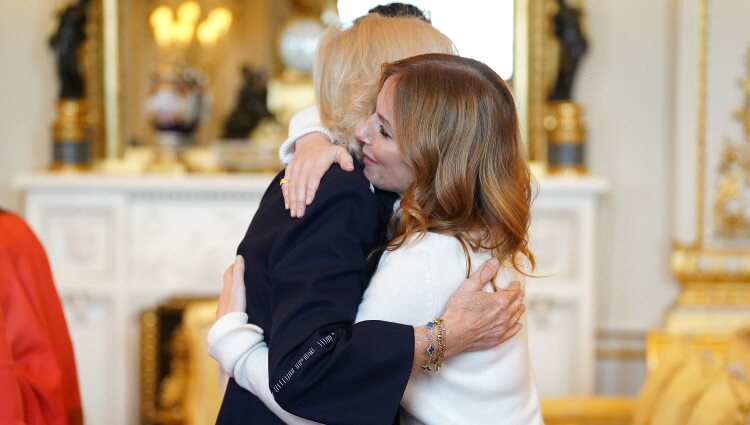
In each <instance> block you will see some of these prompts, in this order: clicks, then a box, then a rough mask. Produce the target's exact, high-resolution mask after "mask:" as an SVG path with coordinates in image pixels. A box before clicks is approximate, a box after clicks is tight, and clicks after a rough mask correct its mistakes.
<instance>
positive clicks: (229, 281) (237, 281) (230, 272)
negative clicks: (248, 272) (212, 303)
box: [216, 255, 247, 320]
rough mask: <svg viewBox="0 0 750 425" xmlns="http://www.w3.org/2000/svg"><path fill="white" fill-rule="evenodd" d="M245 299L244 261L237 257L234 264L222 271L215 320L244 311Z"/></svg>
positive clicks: (239, 256)
mask: <svg viewBox="0 0 750 425" xmlns="http://www.w3.org/2000/svg"><path fill="white" fill-rule="evenodd" d="M246 304H247V300H246V299H245V259H244V258H242V256H241V255H238V256H237V257H236V258H235V259H234V264H232V265H230V266H229V267H227V269H226V270H225V271H224V287H223V288H222V289H221V295H219V306H218V307H217V309H216V319H217V320H218V319H219V318H220V317H222V316H223V315H225V314H227V313H234V312H238V311H239V312H242V313H244V312H245V310H246Z"/></svg>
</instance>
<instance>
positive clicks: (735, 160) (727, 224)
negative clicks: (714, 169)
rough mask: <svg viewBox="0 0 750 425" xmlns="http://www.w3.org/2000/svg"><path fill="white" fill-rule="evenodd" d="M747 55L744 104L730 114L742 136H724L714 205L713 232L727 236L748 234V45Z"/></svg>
mask: <svg viewBox="0 0 750 425" xmlns="http://www.w3.org/2000/svg"><path fill="white" fill-rule="evenodd" d="M746 57H747V59H746V64H747V65H746V66H747V74H746V76H745V78H743V79H742V86H743V89H744V93H745V100H744V105H743V107H742V108H740V109H738V110H737V111H735V112H734V114H733V117H734V118H735V119H736V120H737V121H739V123H740V125H742V128H743V133H744V138H743V140H741V141H737V140H732V139H729V138H727V139H725V140H724V147H723V150H722V154H721V162H720V163H719V167H718V170H719V179H718V183H717V186H716V196H715V198H714V205H713V223H714V233H715V235H716V236H717V237H719V238H722V239H728V240H737V239H746V238H748V237H750V48H749V49H748V51H747V56H746Z"/></svg>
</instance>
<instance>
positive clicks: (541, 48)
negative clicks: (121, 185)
mask: <svg viewBox="0 0 750 425" xmlns="http://www.w3.org/2000/svg"><path fill="white" fill-rule="evenodd" d="M120 1H121V0H94V1H92V2H91V9H90V15H89V34H90V36H89V40H88V42H87V45H86V48H85V59H84V64H85V69H86V73H87V75H88V78H87V83H88V87H87V93H88V98H89V103H90V108H89V110H90V117H89V122H90V124H91V127H92V136H93V137H92V138H93V140H92V151H93V154H94V158H95V159H96V160H117V159H119V158H121V156H122V153H123V151H124V147H125V136H124V133H123V128H122V110H121V108H122V98H121V96H122V94H121V92H120V90H121V87H122V82H121V78H122V75H121V73H120V69H121V68H120V48H121V42H120V39H119V34H120V28H119V25H120V16H119V10H120V9H119V8H120V4H119V3H120ZM321 1H322V0H321ZM578 3H579V6H580V4H581V2H580V1H579V2H578ZM514 9H515V12H514V13H515V17H514V21H515V30H514V37H515V40H514V64H515V65H514V73H513V81H512V85H513V89H514V92H515V95H516V101H517V104H518V106H519V116H520V121H521V126H522V133H523V138H524V142H525V143H526V145H527V149H528V155H529V159H530V160H531V161H534V162H539V163H541V164H544V163H546V158H547V137H546V132H545V129H544V127H543V124H542V122H543V119H544V115H545V105H546V98H547V91H548V88H549V87H550V85H551V82H552V81H551V80H552V78H553V77H554V75H555V72H556V66H557V56H558V47H557V43H556V40H555V38H554V36H553V34H552V31H551V16H552V14H554V12H555V9H556V4H555V1H554V0H515V8H514Z"/></svg>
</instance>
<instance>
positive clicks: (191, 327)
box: [141, 297, 223, 425]
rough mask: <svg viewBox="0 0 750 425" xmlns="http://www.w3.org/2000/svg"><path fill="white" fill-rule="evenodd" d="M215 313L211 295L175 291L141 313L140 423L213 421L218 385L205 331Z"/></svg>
mask: <svg viewBox="0 0 750 425" xmlns="http://www.w3.org/2000/svg"><path fill="white" fill-rule="evenodd" d="M215 316H216V299H215V298H180V297H178V298H173V299H170V300H169V301H167V302H166V303H164V304H162V305H160V306H159V307H157V308H156V309H153V310H148V311H146V312H144V313H143V314H142V316H141V423H143V424H154V425H156V424H174V425H177V424H180V425H208V424H213V423H214V421H215V420H216V415H217V413H218V410H219V407H220V405H221V399H222V391H223V390H222V389H221V388H220V386H219V381H218V377H219V375H218V371H219V368H218V365H217V364H216V363H215V362H214V361H213V359H211V358H210V357H209V356H208V346H207V342H206V337H207V335H208V330H209V329H210V327H211V325H213V323H214V320H215ZM162 366H166V370H164V369H163V368H162Z"/></svg>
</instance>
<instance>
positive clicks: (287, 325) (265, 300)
mask: <svg viewBox="0 0 750 425" xmlns="http://www.w3.org/2000/svg"><path fill="white" fill-rule="evenodd" d="M434 51H439V52H444V53H453V46H452V43H451V42H450V40H449V39H447V38H446V37H445V36H443V35H442V34H440V32H438V31H437V30H436V29H434V28H432V27H431V26H430V25H428V24H426V23H424V22H422V21H420V20H419V19H415V18H387V19H386V18H382V17H379V16H376V15H372V14H371V15H368V16H366V17H364V18H361V19H359V20H358V21H357V22H356V23H355V24H354V25H353V26H352V27H351V28H340V27H339V28H336V27H334V28H332V29H329V30H328V31H327V33H326V34H325V35H324V37H323V40H322V41H321V43H320V48H319V50H318V54H317V59H318V65H317V67H316V75H315V78H316V79H319V80H320V81H317V82H316V89H317V95H318V97H319V99H318V104H319V107H320V118H321V120H322V123H323V125H324V126H325V128H328V129H330V132H329V134H331V135H332V136H334V137H335V140H336V142H337V143H340V144H342V145H344V146H347V147H348V148H349V149H350V151H351V152H354V153H356V152H357V151H358V149H357V148H358V147H359V144H358V142H357V141H356V138H355V137H353V135H354V127H355V123H356V122H357V121H362V120H364V119H365V118H366V117H367V116H368V115H369V114H371V113H372V111H373V109H374V105H375V99H376V97H377V93H378V88H379V87H378V81H379V68H380V66H381V64H382V63H385V62H389V61H393V60H398V59H401V58H404V57H408V56H412V55H416V54H421V53H428V52H434ZM321 61H322V62H323V65H324V68H325V71H324V70H323V69H321V68H320V66H321ZM336 87H338V88H339V90H340V91H342V92H344V93H345V94H346V95H344V96H341V95H339V91H337V90H336ZM326 131H328V130H326ZM353 168H354V171H353V172H345V171H343V170H341V169H340V168H338V167H331V168H330V169H329V170H328V171H327V172H326V173H325V175H324V176H323V178H322V180H321V184H320V189H319V190H318V193H317V199H316V202H315V203H314V204H313V205H311V206H310V207H309V208H308V211H307V213H306V214H305V216H304V217H303V218H300V219H293V218H291V217H289V215H288V214H286V213H285V211H284V199H283V196H282V193H281V192H282V190H281V186H282V183H284V182H283V180H282V176H283V172H282V173H280V174H279V175H278V176H276V178H275V179H274V180H273V182H272V183H271V185H270V186H269V188H268V190H267V191H266V193H265V195H264V197H263V199H262V201H261V204H260V206H259V208H258V211H257V212H256V214H255V216H254V218H253V220H252V222H251V224H250V227H249V229H248V231H247V234H246V236H245V238H244V239H243V241H242V242H241V244H240V246H239V248H238V254H240V255H241V257H240V256H238V260H237V262H236V263H235V265H234V266H233V267H230V269H228V270H227V273H225V276H224V279H225V288H224V291H223V292H222V296H221V298H220V305H219V311H218V313H217V315H218V316H220V319H219V320H217V322H216V324H215V325H214V326H213V327H212V329H211V332H210V333H209V345H210V354H211V355H212V356H213V357H214V358H215V359H217V360H218V361H219V363H220V365H221V366H222V369H223V370H224V371H225V372H226V373H227V374H229V375H230V376H232V377H233V378H234V379H232V380H230V382H229V384H228V387H227V390H226V393H225V396H224V401H223V403H222V407H221V411H220V413H219V417H218V420H217V422H218V423H248V422H250V423H253V424H277V423H282V421H284V422H287V423H309V420H314V421H318V422H323V423H330V424H390V423H392V422H393V421H394V419H395V418H396V416H397V412H398V406H399V403H400V401H401V397H402V395H403V392H404V389H405V388H406V385H407V381H408V380H409V376H410V375H412V374H413V373H419V374H421V373H422V372H421V371H420V370H421V369H420V367H421V366H423V365H427V364H430V362H429V360H430V356H431V355H433V354H434V353H435V352H436V351H435V350H436V348H435V345H434V343H432V342H430V338H429V336H430V330H429V328H430V327H429V326H426V325H425V324H420V325H417V326H414V325H411V324H404V323H403V322H401V323H399V322H398V321H393V322H387V321H384V320H382V319H373V320H358V321H357V322H356V323H355V319H356V316H357V307H358V305H359V304H360V301H362V295H363V292H364V291H365V289H366V288H367V287H368V280H369V277H370V276H371V274H372V272H373V270H374V268H375V267H376V265H377V263H378V259H379V257H380V254H382V250H377V248H378V247H379V246H381V245H382V244H383V243H386V242H387V240H388V238H387V234H386V228H387V222H388V220H389V217H390V215H391V213H392V211H393V205H394V201H395V200H396V199H397V196H396V195H394V194H392V193H387V192H384V191H381V190H375V189H374V188H372V186H371V184H370V182H369V181H368V180H367V179H366V178H365V175H364V172H363V169H362V166H361V165H360V164H359V163H355V164H353ZM243 258H244V261H246V262H247V266H248V267H247V268H246V269H245V265H244V262H243V260H242V259H243ZM497 269H498V264H497V261H494V262H493V261H489V262H488V264H486V265H485V266H484V267H483V268H480V269H478V270H477V271H476V272H475V273H473V274H472V275H471V276H470V277H469V278H467V277H466V276H463V275H461V276H457V277H456V279H457V280H456V281H455V282H453V283H454V284H455V285H454V286H455V288H458V289H457V290H455V288H454V290H455V294H454V295H453V296H452V297H451V299H450V301H448V303H447V305H446V306H445V311H444V312H443V313H442V320H441V321H439V322H438V324H439V325H438V330H436V331H435V332H440V335H442V338H443V340H444V341H447V342H448V344H447V345H445V344H444V345H443V346H439V347H438V348H437V352H438V353H439V354H437V355H435V356H436V357H435V358H438V357H439V358H440V359H443V358H444V359H449V358H451V357H452V356H454V355H457V354H458V353H461V352H464V351H476V350H483V349H487V348H491V347H495V346H497V345H498V344H500V343H501V342H503V341H505V340H507V339H509V338H511V337H512V336H513V335H515V334H516V333H517V332H518V331H519V328H520V324H518V323H517V322H518V320H519V317H520V315H521V314H522V313H523V311H524V309H523V306H522V304H521V301H522V291H508V292H497V293H489V292H485V291H482V286H483V285H484V283H486V282H488V280H489V279H490V278H491V277H492V276H494V275H495V272H496V271H497ZM243 280H244V281H247V282H248V285H247V296H246V295H245V286H244V284H243V283H242V282H243ZM462 281H463V282H462ZM394 295H397V294H392V296H394ZM441 310H442V307H441ZM248 323H252V325H251V324H248ZM432 327H433V328H434V327H435V326H434V325H433V326H432ZM431 347H432V348H431ZM246 390H247V391H246ZM288 412H289V413H288ZM290 413H291V414H290ZM292 414H294V415H297V416H298V417H295V416H293V415H292ZM302 418H307V419H302Z"/></svg>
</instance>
